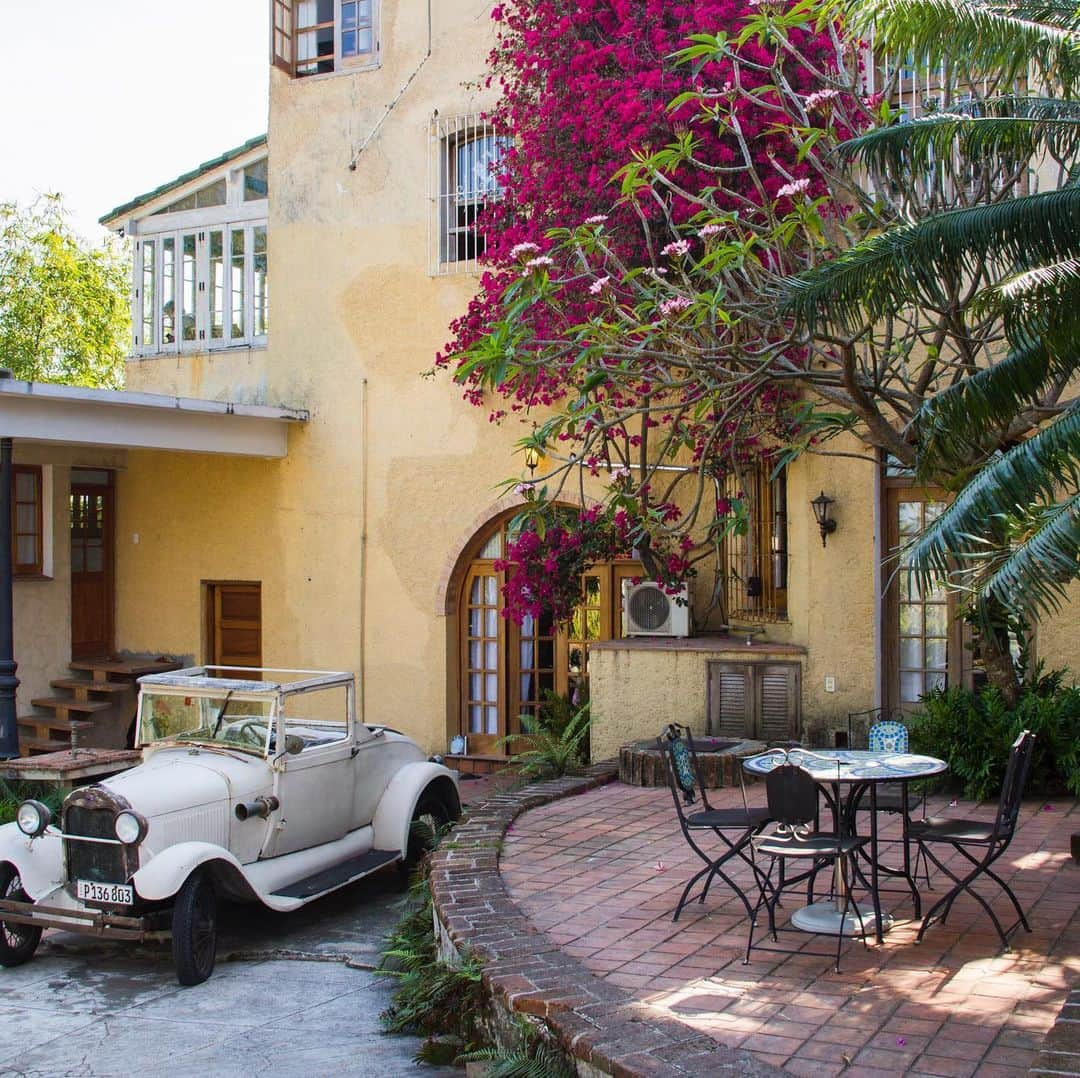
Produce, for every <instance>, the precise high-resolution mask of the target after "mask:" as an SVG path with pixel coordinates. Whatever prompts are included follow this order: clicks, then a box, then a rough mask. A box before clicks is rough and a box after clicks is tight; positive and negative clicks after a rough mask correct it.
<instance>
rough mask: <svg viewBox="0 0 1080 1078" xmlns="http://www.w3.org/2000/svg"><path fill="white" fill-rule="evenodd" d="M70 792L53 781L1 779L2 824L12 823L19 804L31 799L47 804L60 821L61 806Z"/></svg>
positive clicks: (0, 821)
mask: <svg viewBox="0 0 1080 1078" xmlns="http://www.w3.org/2000/svg"><path fill="white" fill-rule="evenodd" d="M70 792H71V791H70V790H68V789H64V788H61V787H58V786H54V785H53V784H52V783H44V782H5V781H4V779H0V824H5V823H11V821H12V820H14V819H15V813H16V811H17V810H18V808H19V806H20V805H21V804H22V803H23V802H24V801H30V800H34V801H40V802H41V803H42V804H44V805H47V806H48V808H49V811H50V812H51V813H52V814H53V819H54V820H56V821H59V819H60V808H61V806H62V805H63V804H64V798H65V797H67V795H68V794H69V793H70Z"/></svg>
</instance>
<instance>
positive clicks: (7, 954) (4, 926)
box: [0, 861, 41, 967]
mask: <svg viewBox="0 0 1080 1078" xmlns="http://www.w3.org/2000/svg"><path fill="white" fill-rule="evenodd" d="M0 898H3V899H7V900H8V901H11V902H29V901H30V896H29V895H28V894H27V893H26V892H25V891H24V890H23V885H22V879H21V877H20V876H19V870H18V869H17V868H16V867H15V866H14V865H13V864H11V863H10V862H9V861H5V862H4V863H3V864H0ZM40 941H41V928H40V927H39V926H37V925H20V924H16V923H15V922H14V921H0V966H8V967H10V966H21V965H22V964H23V963H24V962H29V961H30V959H31V958H33V957H34V952H35V951H36V950H37V945H38V943H39V942H40Z"/></svg>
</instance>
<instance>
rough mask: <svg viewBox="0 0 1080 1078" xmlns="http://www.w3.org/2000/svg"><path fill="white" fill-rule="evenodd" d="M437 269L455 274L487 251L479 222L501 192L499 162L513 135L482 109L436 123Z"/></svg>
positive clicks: (433, 174) (433, 176)
mask: <svg viewBox="0 0 1080 1078" xmlns="http://www.w3.org/2000/svg"><path fill="white" fill-rule="evenodd" d="M431 141H432V157H433V161H432V168H431V204H432V214H431V216H432V222H431V223H432V231H433V233H434V243H433V244H432V272H433V273H455V272H459V271H462V270H465V269H468V268H471V267H470V264H471V263H473V262H475V261H476V259H478V258H480V257H481V255H483V253H484V248H485V243H486V241H485V237H484V233H483V232H482V231H481V229H480V227H479V225H478V218H479V216H480V213H481V211H482V210H483V209H484V207H485V206H486V205H487V204H488V203H489V202H491V201H492V200H493V199H496V198H498V197H499V194H500V189H499V175H498V173H499V162H500V161H501V159H502V155H503V153H504V152H505V150H506V147H507V145H508V144H509V139H507V138H506V137H505V136H502V135H498V134H496V132H495V129H494V127H492V125H491V123H490V122H489V121H488V120H486V119H484V118H483V117H482V116H480V115H479V114H475V113H474V114H473V115H470V116H462V117H457V118H456V119H449V120H444V119H441V118H438V117H437V118H436V119H434V120H433V121H432V125H431Z"/></svg>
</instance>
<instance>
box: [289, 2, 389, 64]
mask: <svg viewBox="0 0 1080 1078" xmlns="http://www.w3.org/2000/svg"><path fill="white" fill-rule="evenodd" d="M302 2H303V0H294V2H293V6H292V28H291V41H290V50H291V53H292V56H291V66H292V74H293V77H294V78H298V79H311V78H318V77H319V76H320V75H321V76H323V77H325V76H327V75H340V74H342V73H344V72H347V71H358V70H359V71H363V70H366V69H368V68H373V67H378V66H379V56H380V53H381V48H380V45H381V41H380V21H381V19H380V16H381V9H382V4H381V0H371V50H370V51H369V52H360V53H357V54H356V55H355V56H343V55H342V52H341V42H342V38H343V37H344V32H343V30H342V5H343V4H345V3H352V2H354V0H334V19H333V22H334V25H333V31H334V52H333V54H332V55H329V56H322V57H319V56H311V57H306V58H304V59H301V58H300V56H299V45H300V38H301V36H302V35H303V34H304V33H305V27H303V26H300V25H298V22H297V14H296V12H297V8H298V7H299V5H300V3H302ZM323 25H325V24H323V23H312V24H311V26H323ZM327 61H331V62H332V63H333V68H332V69H331V70H330V71H307V72H302V71H300V70H299V68H300V65H301V64H319V63H326V62H327Z"/></svg>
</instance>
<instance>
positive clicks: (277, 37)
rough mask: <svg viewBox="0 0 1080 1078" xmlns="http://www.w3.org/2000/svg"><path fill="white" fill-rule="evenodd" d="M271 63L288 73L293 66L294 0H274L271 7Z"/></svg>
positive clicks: (292, 71) (290, 73)
mask: <svg viewBox="0 0 1080 1078" xmlns="http://www.w3.org/2000/svg"><path fill="white" fill-rule="evenodd" d="M270 63H271V64H273V65H274V67H276V68H278V69H279V70H281V71H284V72H285V74H286V75H289V76H292V75H293V74H294V73H295V72H294V68H293V0H272V3H271V7H270Z"/></svg>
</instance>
